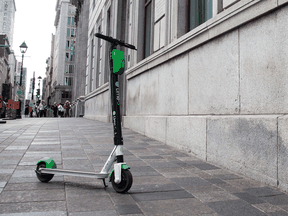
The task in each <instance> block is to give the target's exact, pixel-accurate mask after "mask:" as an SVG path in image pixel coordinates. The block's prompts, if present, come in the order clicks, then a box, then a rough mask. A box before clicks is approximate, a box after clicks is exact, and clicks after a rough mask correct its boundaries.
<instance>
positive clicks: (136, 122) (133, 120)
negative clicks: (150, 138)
mask: <svg viewBox="0 0 288 216" xmlns="http://www.w3.org/2000/svg"><path fill="white" fill-rule="evenodd" d="M123 119H124V121H123V125H124V127H126V128H130V129H132V130H133V131H135V132H137V133H141V134H144V133H145V117H141V116H123Z"/></svg>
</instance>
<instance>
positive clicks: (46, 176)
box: [35, 33, 136, 193]
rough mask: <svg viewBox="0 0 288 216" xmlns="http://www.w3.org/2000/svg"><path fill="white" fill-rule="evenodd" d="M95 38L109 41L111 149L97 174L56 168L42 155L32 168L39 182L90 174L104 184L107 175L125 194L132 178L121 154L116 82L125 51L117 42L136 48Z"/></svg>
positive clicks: (115, 41)
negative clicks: (60, 176)
mask: <svg viewBox="0 0 288 216" xmlns="http://www.w3.org/2000/svg"><path fill="white" fill-rule="evenodd" d="M95 36H96V37H98V38H101V39H104V40H106V41H108V42H110V43H111V46H110V49H109V65H110V74H111V80H110V83H111V102H112V121H113V128H114V145H115V147H114V149H113V150H112V152H111V154H110V156H109V157H108V159H107V161H106V163H105V164H104V166H103V168H102V170H101V172H100V173H94V172H83V171H73V170H64V169H57V166H56V163H55V161H54V160H53V159H51V158H49V157H44V158H42V159H41V160H40V161H38V163H37V168H36V169H35V172H36V175H37V178H38V179H39V180H40V181H41V182H49V181H50V180H51V179H52V178H53V176H54V174H60V175H70V176H80V177H90V178H96V179H102V180H103V184H104V186H105V187H107V185H106V183H105V179H106V178H107V177H109V181H110V182H111V183H112V186H113V188H114V190H115V191H116V192H118V193H126V192H127V191H128V190H129V189H130V188H131V186H132V183H133V177H132V174H131V172H130V171H129V169H130V168H129V166H127V165H126V163H125V162H124V157H123V137H122V131H121V116H120V96H119V82H118V75H121V74H123V73H124V67H125V60H124V52H123V51H120V50H117V49H116V48H117V45H119V46H124V47H127V48H129V49H134V50H136V48H135V46H133V45H131V44H127V43H124V42H123V41H120V40H117V39H114V38H112V37H108V36H105V35H102V34H98V33H97V34H95ZM115 161H116V163H115V164H114V169H112V171H111V172H110V174H109V171H110V168H111V167H112V165H113V163H114V162H115Z"/></svg>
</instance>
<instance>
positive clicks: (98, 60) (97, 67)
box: [95, 25, 102, 88]
mask: <svg viewBox="0 0 288 216" xmlns="http://www.w3.org/2000/svg"><path fill="white" fill-rule="evenodd" d="M97 33H101V25H99V26H98V29H97ZM96 52H97V64H96V73H95V75H96V77H95V78H96V88H98V87H99V73H101V71H100V70H101V68H100V62H101V60H102V59H101V58H100V53H101V52H102V46H101V40H100V38H98V39H97V51H96Z"/></svg>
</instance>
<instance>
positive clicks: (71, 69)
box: [69, 65, 74, 73]
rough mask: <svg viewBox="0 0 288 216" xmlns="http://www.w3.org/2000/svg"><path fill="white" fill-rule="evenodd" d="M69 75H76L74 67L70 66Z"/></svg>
mask: <svg viewBox="0 0 288 216" xmlns="http://www.w3.org/2000/svg"><path fill="white" fill-rule="evenodd" d="M69 73H74V65H69Z"/></svg>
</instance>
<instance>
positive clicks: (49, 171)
mask: <svg viewBox="0 0 288 216" xmlns="http://www.w3.org/2000/svg"><path fill="white" fill-rule="evenodd" d="M37 171H38V172H39V173H40V174H59V175H69V176H80V177H88V178H96V179H105V178H107V177H108V175H109V173H94V172H82V171H74V170H64V169H47V168H39V170H37ZM37 171H36V172H37Z"/></svg>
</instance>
